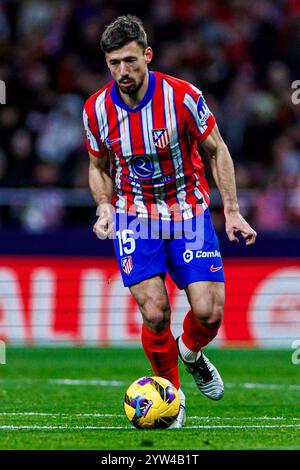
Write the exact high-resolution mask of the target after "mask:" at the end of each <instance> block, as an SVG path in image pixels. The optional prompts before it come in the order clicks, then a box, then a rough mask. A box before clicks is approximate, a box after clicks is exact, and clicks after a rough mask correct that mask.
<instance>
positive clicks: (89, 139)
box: [83, 108, 108, 158]
mask: <svg viewBox="0 0 300 470" xmlns="http://www.w3.org/2000/svg"><path fill="white" fill-rule="evenodd" d="M83 125H84V130H85V133H86V148H87V150H88V152H90V153H91V154H92V155H94V157H99V158H100V157H103V156H107V155H108V149H107V148H106V147H105V146H104V145H103V143H102V142H101V141H100V139H99V137H97V134H96V132H95V128H93V126H92V125H91V123H90V119H89V116H88V114H87V111H86V109H85V108H84V110H83Z"/></svg>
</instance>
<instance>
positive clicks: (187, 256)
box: [183, 250, 222, 272]
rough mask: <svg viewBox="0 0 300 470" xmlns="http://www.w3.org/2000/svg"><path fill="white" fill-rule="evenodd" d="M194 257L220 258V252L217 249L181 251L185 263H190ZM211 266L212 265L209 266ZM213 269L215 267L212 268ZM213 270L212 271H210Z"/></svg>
mask: <svg viewBox="0 0 300 470" xmlns="http://www.w3.org/2000/svg"><path fill="white" fill-rule="evenodd" d="M194 258H196V259H197V258H221V253H220V252H219V251H218V250H214V251H202V250H198V251H192V250H185V252H184V253H183V259H184V261H185V262H186V263H190V262H191V261H192V260H193V259H194ZM211 267H213V265H212V266H211ZM221 268H222V266H221V267H220V268H217V269H216V270H217V271H218V270H219V269H221ZM214 269H215V268H214ZM212 272H214V271H212Z"/></svg>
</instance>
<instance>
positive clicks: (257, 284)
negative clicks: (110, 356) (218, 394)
mask: <svg viewBox="0 0 300 470" xmlns="http://www.w3.org/2000/svg"><path fill="white" fill-rule="evenodd" d="M224 264H225V274H226V305H225V314H224V321H223V324H222V327H221V329H220V333H219V335H218V338H217V340H215V345H222V346H227V345H228V346H230V345H237V344H238V345H253V346H256V345H258V346H263V347H269V346H286V347H290V346H291V344H292V342H293V341H294V340H295V339H300V260H292V259H279V258H278V259H273V260H269V259H261V258H259V259H246V258H245V259H238V260H233V259H227V260H225V263H224ZM167 287H168V292H169V297H170V303H171V306H172V329H173V332H174V334H175V335H178V334H180V333H181V330H182V321H183V318H184V315H185V313H186V312H187V311H188V302H187V299H186V296H185V293H184V292H182V291H179V290H178V289H177V288H176V286H175V285H174V283H173V282H172V281H171V279H170V278H167ZM140 326H141V316H140V313H139V310H138V308H137V306H136V304H135V302H134V300H133V299H132V298H131V296H130V293H129V290H128V289H126V288H124V287H123V284H122V280H121V277H120V274H119V271H118V267H117V263H116V261H115V260H114V259H110V258H108V259H107V258H99V259H95V258H67V257H55V258H51V257H47V258H43V257H38V258H32V257H1V258H0V339H1V340H4V341H6V342H8V343H12V344H49V343H57V344H60V343H64V344H65V343H67V344H82V345H87V344H99V345H114V344H124V343H138V342H139V341H140Z"/></svg>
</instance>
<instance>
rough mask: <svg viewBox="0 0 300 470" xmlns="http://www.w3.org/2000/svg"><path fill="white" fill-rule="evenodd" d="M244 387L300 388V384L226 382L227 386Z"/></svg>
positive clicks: (268, 388) (267, 388)
mask: <svg viewBox="0 0 300 470" xmlns="http://www.w3.org/2000/svg"><path fill="white" fill-rule="evenodd" d="M226 387H227V388H236V387H243V388H246V389H262V390H264V389H265V390H287V389H288V390H300V385H288V384H286V385H285V384H258V383H248V382H246V383H227V384H226V383H225V388H226Z"/></svg>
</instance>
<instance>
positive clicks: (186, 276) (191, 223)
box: [167, 209, 224, 289]
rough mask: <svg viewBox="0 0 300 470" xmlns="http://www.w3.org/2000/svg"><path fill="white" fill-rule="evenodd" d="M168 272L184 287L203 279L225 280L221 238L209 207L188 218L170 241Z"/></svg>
mask: <svg viewBox="0 0 300 470" xmlns="http://www.w3.org/2000/svg"><path fill="white" fill-rule="evenodd" d="M167 264H168V272H169V273H170V276H171V277H172V279H173V280H174V281H175V282H176V284H177V286H178V287H179V288H180V289H185V288H186V287H187V286H188V285H189V284H191V283H195V282H199V281H203V282H205V281H210V282H216V283H218V282H224V272H223V265H222V258H221V253H220V248H219V241H218V237H217V234H216V232H215V229H214V227H213V224H212V221H211V218H210V214H209V211H208V209H207V210H206V211H205V213H204V214H202V215H200V216H197V217H194V218H193V219H189V220H188V224H186V225H185V226H184V229H183V230H182V232H181V233H176V238H175V237H174V238H172V239H171V240H170V241H169V242H168V243H167Z"/></svg>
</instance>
